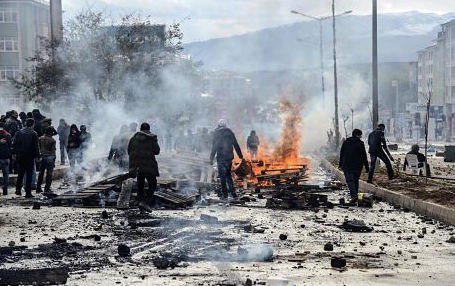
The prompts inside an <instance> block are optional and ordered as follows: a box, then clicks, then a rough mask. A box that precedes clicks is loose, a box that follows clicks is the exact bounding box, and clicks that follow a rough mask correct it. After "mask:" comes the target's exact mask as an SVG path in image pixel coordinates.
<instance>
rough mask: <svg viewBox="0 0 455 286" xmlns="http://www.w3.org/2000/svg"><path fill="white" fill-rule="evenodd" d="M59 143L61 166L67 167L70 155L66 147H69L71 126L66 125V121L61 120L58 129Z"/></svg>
mask: <svg viewBox="0 0 455 286" xmlns="http://www.w3.org/2000/svg"><path fill="white" fill-rule="evenodd" d="M57 133H58V141H59V143H60V165H65V161H66V160H65V159H66V156H67V154H68V150H66V147H67V145H68V136H69V135H70V126H69V125H68V124H67V123H66V121H65V119H63V118H62V119H60V122H59V125H58V127H57Z"/></svg>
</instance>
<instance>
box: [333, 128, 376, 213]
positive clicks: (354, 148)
mask: <svg viewBox="0 0 455 286" xmlns="http://www.w3.org/2000/svg"><path fill="white" fill-rule="evenodd" d="M360 138H362V131H360V130H359V129H354V130H353V131H352V137H350V138H348V139H346V141H344V143H343V145H342V146H341V151H340V162H339V167H340V168H341V169H342V170H343V172H344V177H345V179H346V184H347V185H348V188H349V193H350V195H351V202H350V204H355V203H357V198H358V193H359V179H360V174H361V173H362V168H363V167H364V166H365V169H366V171H367V172H368V170H369V167H368V159H367V152H366V151H365V144H363V141H362V140H360Z"/></svg>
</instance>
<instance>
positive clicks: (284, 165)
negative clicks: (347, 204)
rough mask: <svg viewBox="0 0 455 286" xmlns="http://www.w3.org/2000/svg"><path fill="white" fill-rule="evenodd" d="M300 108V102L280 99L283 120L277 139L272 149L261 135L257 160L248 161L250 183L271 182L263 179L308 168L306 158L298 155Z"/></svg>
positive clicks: (263, 184)
mask: <svg viewBox="0 0 455 286" xmlns="http://www.w3.org/2000/svg"><path fill="white" fill-rule="evenodd" d="M300 110H301V107H300V105H299V104H295V103H292V102H291V101H289V100H288V99H284V100H282V101H281V102H280V113H281V118H282V120H283V124H282V132H281V136H280V139H279V141H278V143H277V144H276V145H275V146H274V147H273V148H269V147H270V144H268V142H267V141H266V139H265V138H260V142H261V146H260V148H259V153H258V159H257V160H254V161H251V160H248V161H250V162H251V168H252V172H253V174H254V175H253V176H250V177H249V179H248V182H249V183H251V184H254V185H261V186H268V185H273V183H272V181H271V180H267V179H264V178H265V177H267V176H270V177H272V176H273V175H277V174H284V175H286V174H296V173H300V172H304V171H303V170H304V169H305V170H307V169H306V166H307V163H308V160H307V159H306V158H304V157H302V156H301V154H300V143H301V135H302V133H301V125H302V116H301V111H300ZM247 158H248V157H247ZM248 159H249V158H248ZM261 176H262V178H261Z"/></svg>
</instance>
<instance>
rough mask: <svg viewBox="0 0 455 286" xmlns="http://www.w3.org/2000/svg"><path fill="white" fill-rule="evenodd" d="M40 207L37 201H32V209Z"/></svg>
mask: <svg viewBox="0 0 455 286" xmlns="http://www.w3.org/2000/svg"><path fill="white" fill-rule="evenodd" d="M39 209H41V204H40V203H39V202H33V207H32V210H39Z"/></svg>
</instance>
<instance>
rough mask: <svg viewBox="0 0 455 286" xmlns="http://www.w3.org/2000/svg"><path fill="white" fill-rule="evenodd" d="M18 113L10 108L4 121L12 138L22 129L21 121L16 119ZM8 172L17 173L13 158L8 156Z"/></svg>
mask: <svg viewBox="0 0 455 286" xmlns="http://www.w3.org/2000/svg"><path fill="white" fill-rule="evenodd" d="M18 117H19V115H18V114H17V112H16V111H15V110H11V111H10V112H9V117H8V118H7V119H6V122H5V130H6V132H8V133H9V134H10V135H11V138H14V136H15V135H16V132H17V131H19V130H21V129H22V123H21V122H20V121H19V119H18ZM24 123H25V122H24ZM9 172H10V173H17V166H16V162H15V160H13V158H12V157H11V158H10V161H9Z"/></svg>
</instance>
